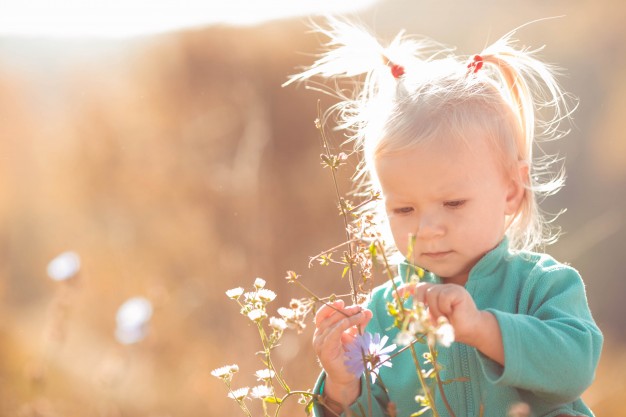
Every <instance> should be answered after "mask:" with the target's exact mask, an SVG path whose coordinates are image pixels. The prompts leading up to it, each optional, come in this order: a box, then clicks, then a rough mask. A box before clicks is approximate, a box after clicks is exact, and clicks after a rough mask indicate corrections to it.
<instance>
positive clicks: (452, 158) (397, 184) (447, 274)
mask: <svg viewBox="0 0 626 417" xmlns="http://www.w3.org/2000/svg"><path fill="white" fill-rule="evenodd" d="M448 142H450V141H446V140H442V141H439V140H433V141H430V142H429V143H426V144H422V145H417V146H416V147H414V148H412V149H410V150H408V151H406V152H400V153H395V154H389V155H383V156H380V157H378V158H377V160H376V172H377V174H378V177H379V180H380V184H381V187H382V194H383V198H384V203H385V208H386V211H387V215H388V216H389V223H390V225H391V231H392V233H393V238H394V240H395V243H396V247H397V248H398V249H399V250H400V251H401V252H402V253H403V254H404V255H405V256H406V254H407V248H408V246H409V235H415V237H416V241H415V246H414V248H413V255H412V256H411V258H410V259H409V261H412V262H414V263H415V264H416V265H419V266H421V267H423V268H425V269H427V270H429V271H431V272H434V273H435V274H436V275H438V276H440V277H441V278H444V279H446V281H447V282H456V283H460V284H463V283H465V281H466V280H467V276H468V274H469V271H470V269H471V268H472V267H473V266H474V265H475V264H476V262H478V260H479V259H480V258H481V257H482V256H483V255H484V254H485V253H487V252H488V251H490V250H491V249H493V248H494V247H495V246H497V245H498V243H499V242H500V241H501V240H502V238H503V236H504V232H505V221H506V216H507V215H512V214H514V213H515V211H516V210H517V208H518V206H519V204H520V200H521V194H522V193H523V188H521V187H520V186H519V185H518V183H517V182H515V181H514V180H513V179H512V178H507V177H506V176H505V175H504V169H503V168H502V167H501V165H499V164H497V163H496V161H495V158H494V156H493V152H492V151H491V150H490V149H489V148H488V145H487V143H486V141H485V140H477V141H476V142H478V143H476V144H475V145H474V144H473V145H472V147H471V149H468V147H466V146H464V145H463V144H457V145H451V144H449V143H448Z"/></svg>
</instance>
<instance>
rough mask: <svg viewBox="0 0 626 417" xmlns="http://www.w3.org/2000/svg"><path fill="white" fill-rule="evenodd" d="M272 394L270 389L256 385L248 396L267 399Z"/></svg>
mask: <svg viewBox="0 0 626 417" xmlns="http://www.w3.org/2000/svg"><path fill="white" fill-rule="evenodd" d="M273 395H274V394H272V390H271V389H270V387H268V386H265V385H258V386H256V387H253V388H252V391H251V392H250V396H251V397H252V398H260V399H263V398H267V397H272V396H273Z"/></svg>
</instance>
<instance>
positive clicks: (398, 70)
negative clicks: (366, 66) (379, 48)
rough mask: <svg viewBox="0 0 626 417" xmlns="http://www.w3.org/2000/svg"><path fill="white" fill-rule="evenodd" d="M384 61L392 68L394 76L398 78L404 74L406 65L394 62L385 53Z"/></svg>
mask: <svg viewBox="0 0 626 417" xmlns="http://www.w3.org/2000/svg"><path fill="white" fill-rule="evenodd" d="M383 62H384V63H385V65H387V66H388V67H389V69H391V75H393V78H395V79H396V80H397V79H398V78H400V77H402V76H403V75H404V67H403V66H402V65H398V64H394V63H393V62H391V61H390V60H389V58H387V57H386V56H384V55H383Z"/></svg>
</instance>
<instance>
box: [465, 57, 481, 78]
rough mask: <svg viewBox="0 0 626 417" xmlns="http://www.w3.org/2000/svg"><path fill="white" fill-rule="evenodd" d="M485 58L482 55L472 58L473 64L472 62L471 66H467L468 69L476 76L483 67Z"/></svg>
mask: <svg viewBox="0 0 626 417" xmlns="http://www.w3.org/2000/svg"><path fill="white" fill-rule="evenodd" d="M483 62H484V61H483V57H482V56H480V55H474V58H472V62H470V63H469V64H467V68H468V69H469V70H470V71H471V72H473V73H474V74H476V73H477V72H478V70H480V69H481V68H482V67H483Z"/></svg>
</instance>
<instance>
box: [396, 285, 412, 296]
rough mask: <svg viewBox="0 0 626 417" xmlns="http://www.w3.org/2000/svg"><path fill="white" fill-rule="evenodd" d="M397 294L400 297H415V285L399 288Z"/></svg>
mask: <svg viewBox="0 0 626 417" xmlns="http://www.w3.org/2000/svg"><path fill="white" fill-rule="evenodd" d="M397 293H398V295H399V296H400V297H405V296H409V295H413V294H414V293H415V284H402V285H400V286H399V287H398V291H397Z"/></svg>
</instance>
